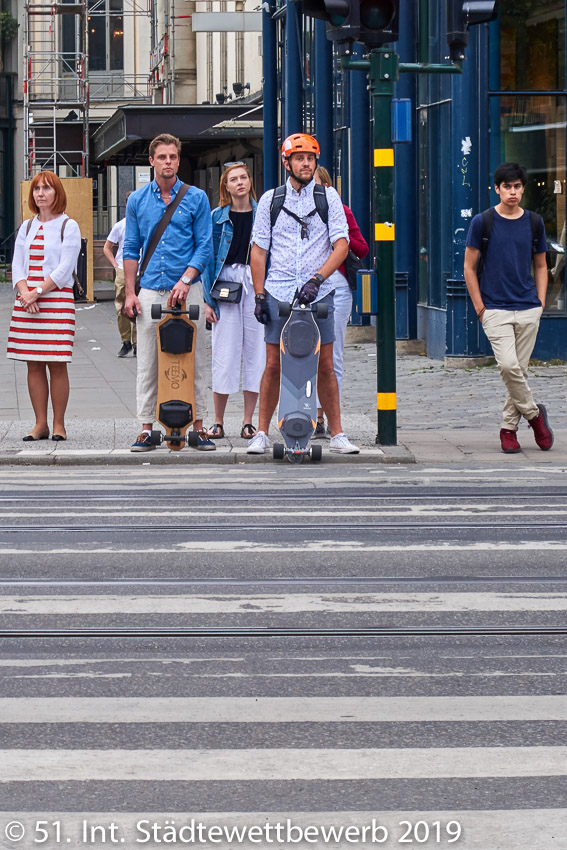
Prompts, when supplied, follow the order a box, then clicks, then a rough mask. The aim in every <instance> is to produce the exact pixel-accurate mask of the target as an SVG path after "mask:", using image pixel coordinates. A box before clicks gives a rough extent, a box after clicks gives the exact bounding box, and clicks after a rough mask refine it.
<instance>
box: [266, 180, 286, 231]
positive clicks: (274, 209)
mask: <svg viewBox="0 0 567 850" xmlns="http://www.w3.org/2000/svg"><path fill="white" fill-rule="evenodd" d="M285 189H286V186H285V183H284V184H283V186H278V187H277V189H274V194H273V195H272V202H271V204H270V227H271V228H272V230H273V228H274V225H275V223H276V221H277V220H278V216H279V214H280V213H281V211H282V207H283V205H284V204H285Z"/></svg>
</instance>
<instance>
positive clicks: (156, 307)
mask: <svg viewBox="0 0 567 850" xmlns="http://www.w3.org/2000/svg"><path fill="white" fill-rule="evenodd" d="M152 319H161V304H152Z"/></svg>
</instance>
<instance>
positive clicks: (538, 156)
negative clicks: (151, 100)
mask: <svg viewBox="0 0 567 850" xmlns="http://www.w3.org/2000/svg"><path fill="white" fill-rule="evenodd" d="M496 102H497V104H498V111H499V113H500V128H499V131H500V146H499V147H500V157H499V159H500V161H502V162H504V161H508V162H521V163H522V165H523V166H524V167H525V168H526V169H527V172H528V177H529V182H528V185H527V187H526V191H525V194H524V201H523V204H522V205H523V206H524V207H526V209H531V210H535V211H536V212H538V213H539V214H540V215H542V216H543V220H544V222H545V230H546V234H547V242H548V255H547V263H548V268H549V269H550V277H549V287H548V294H547V304H546V310H547V311H548V312H555V313H556V312H565V254H564V251H565V242H566V238H565V233H566V228H565V220H566V214H567V210H566V203H565V192H566V190H567V184H566V182H565V181H566V173H565V142H566V138H565V118H566V107H567V99H566V98H565V97H564V96H553V95H533V96H532V97H511V96H507V97H506V96H502V97H499V98H496ZM492 202H493V203H497V199H496V196H495V195H494V197H493V198H492Z"/></svg>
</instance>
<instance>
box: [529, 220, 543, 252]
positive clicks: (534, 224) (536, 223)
mask: <svg viewBox="0 0 567 850" xmlns="http://www.w3.org/2000/svg"><path fill="white" fill-rule="evenodd" d="M528 212H529V214H530V225H531V228H532V254H538V253H539V254H541V253H542V252H541V251H538V250H537V249H538V247H539V242H540V239H541V236H542V233H543V218H542V217H541V216H540V215H538V214H537V213H535V212H532V211H531V210H528Z"/></svg>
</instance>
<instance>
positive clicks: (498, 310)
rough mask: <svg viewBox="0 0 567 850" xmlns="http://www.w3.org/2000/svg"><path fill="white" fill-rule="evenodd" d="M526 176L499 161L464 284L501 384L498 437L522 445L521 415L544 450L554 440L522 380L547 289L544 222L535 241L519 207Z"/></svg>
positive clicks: (510, 445) (514, 447)
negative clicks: (488, 227) (487, 222)
mask: <svg viewBox="0 0 567 850" xmlns="http://www.w3.org/2000/svg"><path fill="white" fill-rule="evenodd" d="M527 178H528V175H527V173H526V170H525V168H523V167H522V166H521V165H518V164H517V163H515V162H505V163H503V164H502V165H499V166H498V168H497V169H496V172H495V173H494V188H495V190H496V192H497V194H498V195H499V196H500V203H499V204H497V205H496V206H495V207H494V208H493V209H492V211H491V212H492V232H491V234H490V238H489V241H488V248H487V251H486V257H485V262H484V265H483V269H482V274H481V278H480V281H479V278H478V275H477V266H478V260H479V257H480V253H481V246H482V237H483V217H482V214H481V215H476V216H475V217H474V218H473V220H472V221H471V226H470V228H469V233H468V236H467V247H466V251H465V282H466V285H467V289H468V292H469V295H470V297H471V300H472V302H473V305H474V308H475V310H476V312H477V315H478V318H479V320H480V321H481V322H482V327H483V328H484V331H485V333H486V336H487V337H488V339H489V340H490V343H491V345H492V350H493V352H494V357H495V358H496V363H497V364H498V368H499V369H500V375H501V377H502V380H503V381H504V383H505V385H506V390H507V394H506V403H505V405H504V410H503V414H502V429H501V431H500V442H501V445H502V451H503V452H508V453H514V452H519V451H521V447H520V444H519V442H518V439H517V436H516V432H517V430H518V423H519V421H520V419H521V417H522V416H524V417H525V418H526V419H527V420H528V424H529V426H530V427H531V428H532V429H533V432H534V437H535V441H536V443H537V445H538V446H539V447H540V449H542V450H543V451H547V450H548V449H550V448H551V446H552V445H553V432H552V430H551V428H550V427H549V421H548V418H547V411H546V409H545V406H544V405H543V404H536V402H535V401H534V398H533V395H532V392H531V390H530V388H529V386H528V381H527V370H528V364H529V361H530V357H531V354H532V351H533V349H534V346H535V342H536V337H537V332H538V328H539V322H540V319H541V314H542V312H543V307H544V304H545V293H546V289H547V265H546V261H545V252H546V247H547V242H546V237H545V229H544V227H543V222H542V227H541V233H540V235H539V238H537V240H536V244H535V245H534V236H535V234H532V224H531V218H530V214H529V212H527V210H524V209H522V208H521V207H520V201H521V199H522V195H523V194H524V189H525V187H526V182H527ZM532 248H533V254H532ZM532 260H533V270H534V275H533V277H532V272H531V268H532Z"/></svg>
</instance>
